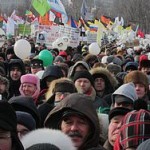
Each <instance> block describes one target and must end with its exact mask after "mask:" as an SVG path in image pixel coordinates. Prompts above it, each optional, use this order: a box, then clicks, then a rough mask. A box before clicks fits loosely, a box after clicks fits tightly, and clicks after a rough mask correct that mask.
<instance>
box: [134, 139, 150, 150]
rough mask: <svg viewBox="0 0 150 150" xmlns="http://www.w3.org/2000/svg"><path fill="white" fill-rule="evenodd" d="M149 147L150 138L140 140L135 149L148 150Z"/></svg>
mask: <svg viewBox="0 0 150 150" xmlns="http://www.w3.org/2000/svg"><path fill="white" fill-rule="evenodd" d="M149 148H150V139H148V140H146V141H144V142H142V143H141V144H140V145H139V146H138V148H137V149H136V150H149Z"/></svg>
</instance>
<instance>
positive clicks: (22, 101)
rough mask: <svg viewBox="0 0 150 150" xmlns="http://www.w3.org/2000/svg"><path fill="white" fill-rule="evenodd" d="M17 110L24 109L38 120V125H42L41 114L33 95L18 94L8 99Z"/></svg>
mask: <svg viewBox="0 0 150 150" xmlns="http://www.w3.org/2000/svg"><path fill="white" fill-rule="evenodd" d="M8 102H9V103H10V104H11V105H12V106H13V108H14V109H15V111H24V112H27V113H29V114H31V115H32V116H33V118H34V119H35V121H36V126H37V127H39V126H40V116H39V112H38V110H37V108H36V105H35V103H34V100H33V98H32V97H27V96H16V97H12V98H11V99H10V100H9V101H8Z"/></svg>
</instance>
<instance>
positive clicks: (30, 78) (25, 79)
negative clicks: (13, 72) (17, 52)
mask: <svg viewBox="0 0 150 150" xmlns="http://www.w3.org/2000/svg"><path fill="white" fill-rule="evenodd" d="M20 80H21V85H20V88H19V91H20V93H21V95H23V96H25V95H24V93H23V91H22V87H23V83H31V84H34V85H36V88H37V89H36V91H35V93H34V94H33V95H32V97H33V98H36V97H37V96H38V95H39V93H40V79H39V78H38V77H37V76H36V75H34V74H25V75H22V76H21V79H20Z"/></svg>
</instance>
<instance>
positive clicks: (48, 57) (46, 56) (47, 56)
mask: <svg viewBox="0 0 150 150" xmlns="http://www.w3.org/2000/svg"><path fill="white" fill-rule="evenodd" d="M38 58H39V59H41V60H42V61H43V64H44V66H45V67H47V66H48V65H51V64H52V63H53V55H52V53H51V52H50V51H49V50H47V49H44V50H42V51H41V52H40V53H39V57H38Z"/></svg>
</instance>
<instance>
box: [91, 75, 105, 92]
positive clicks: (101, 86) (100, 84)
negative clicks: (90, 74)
mask: <svg viewBox="0 0 150 150" xmlns="http://www.w3.org/2000/svg"><path fill="white" fill-rule="evenodd" d="M94 87H95V89H96V91H98V92H101V91H104V90H105V81H104V79H103V78H96V79H95V81H94Z"/></svg>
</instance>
